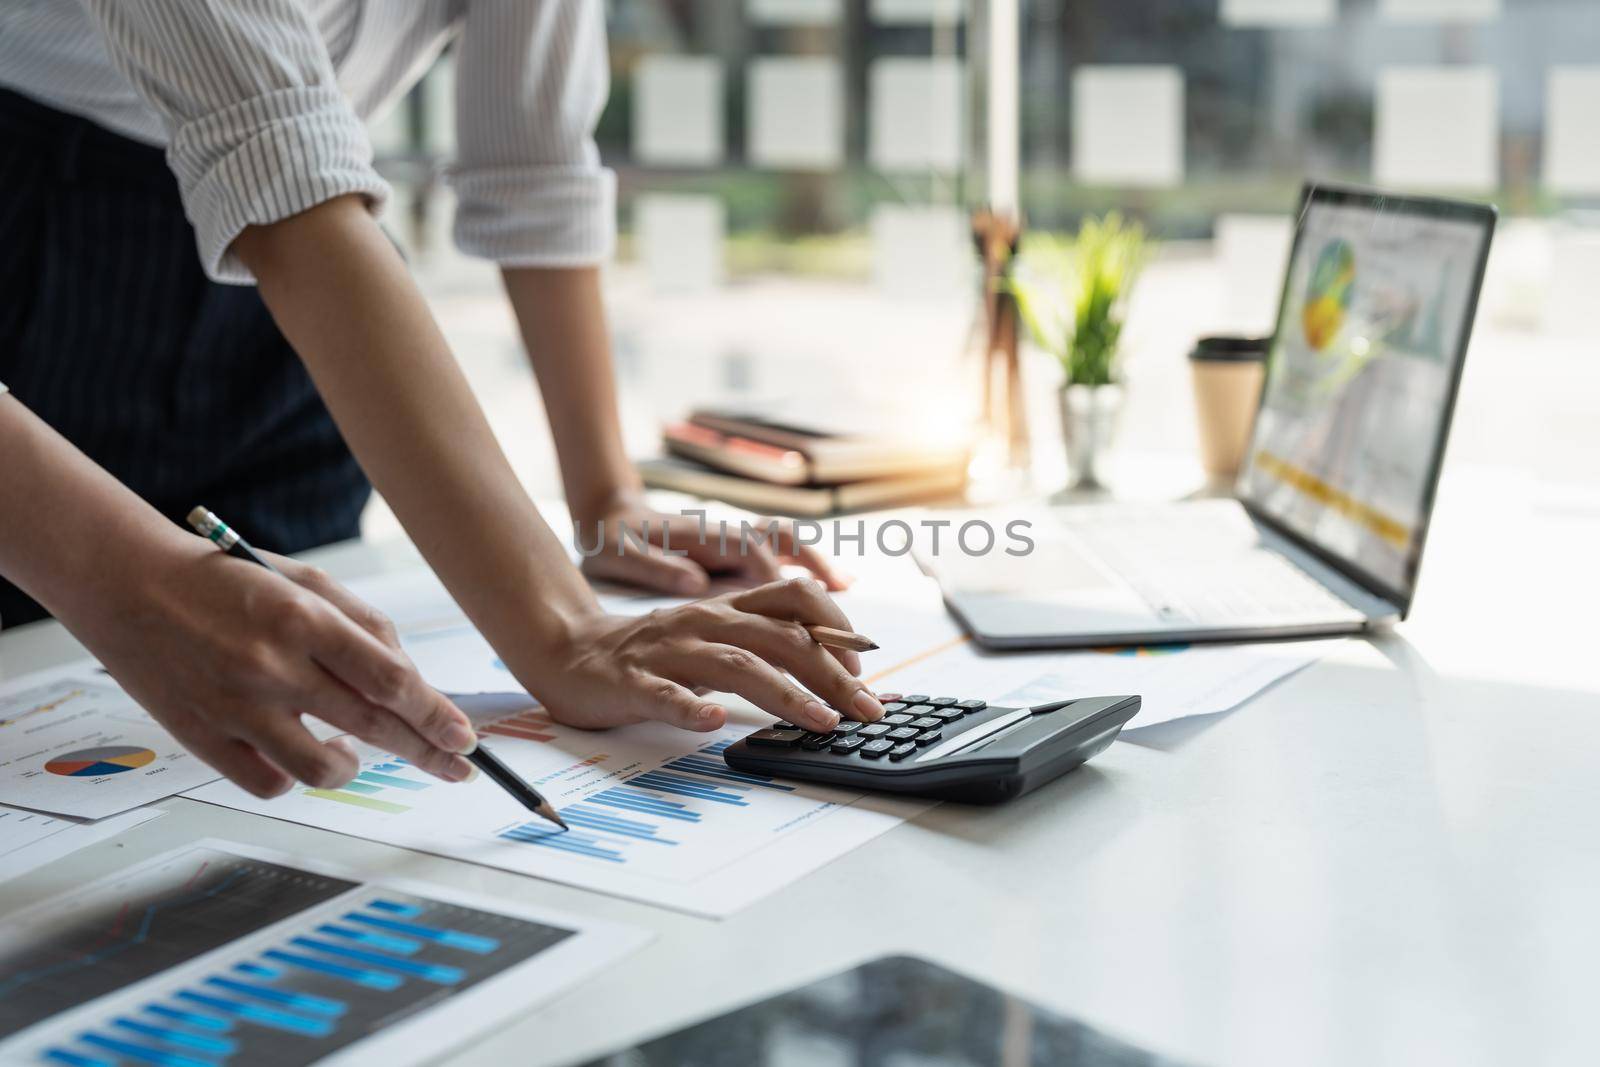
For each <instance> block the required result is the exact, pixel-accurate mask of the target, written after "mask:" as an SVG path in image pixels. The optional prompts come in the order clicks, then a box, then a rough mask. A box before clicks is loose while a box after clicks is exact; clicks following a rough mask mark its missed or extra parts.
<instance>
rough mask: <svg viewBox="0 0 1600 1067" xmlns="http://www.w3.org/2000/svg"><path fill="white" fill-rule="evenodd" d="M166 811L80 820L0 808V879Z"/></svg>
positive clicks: (147, 810) (140, 810)
mask: <svg viewBox="0 0 1600 1067" xmlns="http://www.w3.org/2000/svg"><path fill="white" fill-rule="evenodd" d="M165 814H166V812H164V811H162V810H161V809H160V808H135V809H134V810H132V811H125V812H123V813H122V814H121V815H113V816H111V817H110V818H108V819H98V820H96V821H94V822H80V821H77V820H72V819H57V818H52V817H51V816H49V815H40V814H39V813H37V812H32V811H24V810H23V809H21V808H3V807H0V881H5V880H7V879H10V878H17V877H19V876H21V875H24V874H27V873H28V872H29V871H32V870H36V869H37V868H39V867H43V866H44V865H45V864H47V863H54V862H55V861H56V860H58V859H60V858H61V857H63V856H69V855H71V854H72V853H74V852H76V851H78V850H79V849H81V848H87V847H89V846H90V845H93V844H96V843H98V842H100V841H105V840H107V839H109V838H112V837H115V836H116V835H118V834H120V833H122V831H124V830H131V829H133V828H134V827H135V826H141V825H143V824H144V823H147V822H149V821H150V820H151V819H159V818H160V817H161V816H163V815H165Z"/></svg>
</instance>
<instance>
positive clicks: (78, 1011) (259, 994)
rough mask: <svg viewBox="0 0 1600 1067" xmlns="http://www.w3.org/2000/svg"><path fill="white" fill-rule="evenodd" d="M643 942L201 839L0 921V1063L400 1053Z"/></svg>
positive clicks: (474, 1027)
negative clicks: (68, 894)
mask: <svg viewBox="0 0 1600 1067" xmlns="http://www.w3.org/2000/svg"><path fill="white" fill-rule="evenodd" d="M647 939H648V938H647V935H646V934H645V933H643V932H642V931H637V930H633V929H630V928H627V927H622V926H616V925H613V924H609V923H597V922H592V921H590V920H587V919H580V918H575V917H572V916H566V915H555V914H552V913H547V912H538V911H532V910H529V909H523V908H516V907H508V906H506V905H503V904H500V903H497V902H490V901H486V900H483V899H479V898H476V897H469V896H466V895H463V894H457V893H454V892H446V891H444V890H441V889H438V888H432V887H426V886H417V885H413V884H408V883H399V882H382V883H372V882H364V881H362V880H360V879H359V878H354V877H349V876H346V875H343V874H340V873H338V872H336V871H334V870H333V869H331V868H326V867H323V866H322V865H320V864H318V865H311V864H307V863H306V862H304V861H300V860H293V859H289V858H287V857H283V856H278V855H275V854H271V853H267V852H263V851H260V850H255V849H248V848H245V847H243V846H239V845H235V844H231V843H228V842H222V841H203V842H198V843H196V844H194V845H191V846H187V847H184V848H181V849H178V850H175V851H173V852H169V853H166V854H165V855H162V856H157V857H155V858H154V859H151V860H149V861H147V862H144V863H141V864H138V865H137V866H133V867H130V868H128V869H126V870H123V871H119V872H117V873H115V874H112V875H111V876H109V877H107V878H105V879H103V880H101V881H99V882H97V883H95V884H92V885H90V886H88V887H86V888H84V889H82V890H80V891H78V892H76V893H74V894H72V895H71V896H69V897H67V898H66V899H57V900H53V901H50V902H48V903H47V904H45V905H41V906H40V907H38V908H34V909H30V910H28V911H27V912H25V913H21V914H18V915H16V916H13V917H11V918H9V919H7V920H6V921H5V922H4V923H3V924H0V1061H3V1062H5V1063H15V1062H33V1063H54V1064H64V1065H67V1067H96V1065H100V1064H115V1063H141V1064H155V1065H158V1067H213V1065H215V1064H218V1063H222V1062H226V1063H228V1064H229V1065H230V1067H253V1065H260V1067H293V1065H296V1064H307V1063H313V1062H316V1063H329V1064H348V1063H356V1062H362V1063H410V1062H415V1061H418V1060H422V1059H425V1058H428V1057H432V1056H437V1055H439V1054H440V1053H442V1052H444V1051H446V1050H447V1049H449V1048H450V1047H452V1046H453V1045H456V1044H458V1043H460V1042H462V1041H463V1040H465V1039H467V1038H469V1037H470V1036H472V1035H473V1034H474V1033H476V1032H481V1031H482V1030H483V1029H485V1028H487V1027H489V1026H492V1025H494V1024H495V1023H496V1022H499V1021H501V1020H503V1019H504V1018H506V1017H507V1016H509V1015H510V1014H512V1013H514V1012H516V1011H519V1010H524V1009H526V1008H527V1007H528V1006H530V1005H532V1004H536V1003H538V1002H539V1001H541V1000H544V999H548V998H549V997H551V996H553V995H555V994H556V993H557V992H560V991H561V990H564V989H566V988H567V987H569V986H571V985H573V984H575V983H577V982H579V981H581V980H583V979H584V978H587V977H588V976H589V975H591V974H593V973H595V972H596V971H598V970H600V969H601V968H603V967H605V966H608V965H610V964H612V963H614V962H615V961H616V960H617V959H619V958H621V957H622V956H623V955H625V954H627V953H628V952H631V951H633V950H634V949H635V948H637V947H639V946H640V945H642V944H643V943H644V942H645V941H646V940H647Z"/></svg>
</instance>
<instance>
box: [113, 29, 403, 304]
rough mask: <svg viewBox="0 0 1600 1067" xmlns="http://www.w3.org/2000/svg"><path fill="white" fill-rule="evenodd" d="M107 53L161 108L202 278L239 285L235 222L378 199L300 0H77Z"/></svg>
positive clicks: (239, 227) (362, 141) (360, 141)
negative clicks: (336, 201) (339, 200)
mask: <svg viewBox="0 0 1600 1067" xmlns="http://www.w3.org/2000/svg"><path fill="white" fill-rule="evenodd" d="M86 6H87V8H88V9H89V10H90V12H91V13H92V14H93V15H94V17H95V19H96V20H97V21H98V22H99V24H100V26H101V28H102V30H103V32H104V34H105V37H106V43H107V46H108V48H109V50H110V52H111V55H112V58H113V60H114V61H115V62H116V64H117V66H118V68H119V69H120V70H121V71H122V72H123V74H124V75H125V76H126V77H127V78H128V79H129V80H130V81H131V82H132V83H133V85H134V88H135V89H136V90H138V92H139V94H140V95H141V96H142V97H144V98H145V99H146V100H148V101H149V102H150V104H151V105H152V106H153V107H155V109H156V110H157V111H158V112H159V113H160V115H161V117H162V121H163V122H164V123H165V125H166V127H167V134H168V138H169V142H168V146H167V161H168V164H169V165H170V166H171V168H172V170H173V173H174V174H176V175H177V178H178V186H179V190H180V192H181V194H182V197H183V204H184V210H185V212H186V213H187V215H188V217H189V221H190V222H191V223H192V224H193V225H194V229H195V240H196V243H197V246H198V249H199V253H200V261H201V264H202V265H203V266H204V268H205V271H206V274H207V275H208V276H209V277H211V278H213V279H215V280H217V281H222V282H236V283H248V282H250V281H252V280H253V279H252V277H251V275H250V272H249V271H248V270H246V269H245V267H244V265H243V264H242V263H240V262H239V261H238V259H237V258H236V257H235V256H234V255H233V253H232V251H231V246H232V244H233V242H234V239H235V238H237V237H238V236H239V234H240V233H241V232H242V231H243V230H244V228H245V227H246V226H251V225H265V224H268V223H273V222H279V221H282V220H283V219H286V218H289V217H290V216H292V215H297V214H299V213H300V212H302V211H305V210H307V209H309V208H312V207H315V206H316V205H318V204H320V203H324V202H326V201H328V200H331V199H333V198H335V197H338V196H344V195H348V194H358V195H360V196H362V197H363V198H364V200H365V202H366V203H367V205H368V207H369V209H370V210H372V211H373V212H374V213H376V212H378V211H379V210H381V208H382V206H383V204H384V203H385V201H387V199H388V197H389V192H390V190H389V186H388V184H387V183H386V182H385V181H384V180H383V179H382V178H380V177H379V176H378V173H377V171H375V170H374V169H373V167H372V146H371V142H370V141H369V140H368V138H367V134H366V130H365V128H364V127H363V126H362V123H361V120H360V119H359V118H357V117H356V114H355V112H354V111H353V110H352V109H351V107H350V105H349V103H348V101H346V99H345V98H344V95H343V94H342V93H341V92H340V90H339V87H338V84H337V82H336V80H335V77H334V73H333V66H332V64H331V62H330V61H329V58H328V52H327V48H326V46H325V45H324V43H323V41H322V38H321V36H320V35H319V34H318V32H317V29H316V26H315V24H314V23H313V22H312V21H311V18H310V16H309V15H308V13H307V11H306V7H305V5H304V3H303V2H301V0H228V2H222V0H87V3H86Z"/></svg>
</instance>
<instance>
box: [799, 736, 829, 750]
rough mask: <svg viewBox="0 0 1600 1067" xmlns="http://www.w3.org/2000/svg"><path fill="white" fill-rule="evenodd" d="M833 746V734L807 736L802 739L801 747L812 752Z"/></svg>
mask: <svg viewBox="0 0 1600 1067" xmlns="http://www.w3.org/2000/svg"><path fill="white" fill-rule="evenodd" d="M831 744H833V735H832V734H806V735H805V736H804V737H802V738H801V739H800V747H801V748H804V749H809V750H810V751H812V752H815V751H817V750H818V749H823V748H827V747H828V746H829V745H831Z"/></svg>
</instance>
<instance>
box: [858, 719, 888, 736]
mask: <svg viewBox="0 0 1600 1067" xmlns="http://www.w3.org/2000/svg"><path fill="white" fill-rule="evenodd" d="M889 729H890V728H889V727H887V726H885V725H884V724H883V723H881V722H875V723H873V724H872V725H871V726H863V727H862V728H861V729H859V730H857V731H856V736H857V737H882V736H883V735H884V734H886V733H888V732H889Z"/></svg>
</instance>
